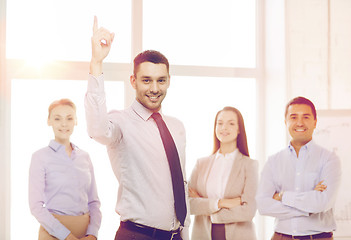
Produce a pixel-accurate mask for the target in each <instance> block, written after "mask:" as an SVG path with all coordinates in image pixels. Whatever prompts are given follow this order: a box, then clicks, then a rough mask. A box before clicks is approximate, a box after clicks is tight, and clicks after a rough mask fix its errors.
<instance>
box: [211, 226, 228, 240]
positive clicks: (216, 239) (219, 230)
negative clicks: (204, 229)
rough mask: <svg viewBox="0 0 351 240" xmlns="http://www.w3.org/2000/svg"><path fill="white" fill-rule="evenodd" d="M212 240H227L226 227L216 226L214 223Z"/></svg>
mask: <svg viewBox="0 0 351 240" xmlns="http://www.w3.org/2000/svg"><path fill="white" fill-rule="evenodd" d="M211 239H212V240H225V227H224V224H214V223H212V228H211Z"/></svg>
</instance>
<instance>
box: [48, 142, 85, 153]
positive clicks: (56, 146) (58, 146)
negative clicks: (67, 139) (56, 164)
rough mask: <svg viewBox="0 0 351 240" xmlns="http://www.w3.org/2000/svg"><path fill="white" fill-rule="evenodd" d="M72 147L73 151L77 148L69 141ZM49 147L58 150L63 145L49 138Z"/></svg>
mask: <svg viewBox="0 0 351 240" xmlns="http://www.w3.org/2000/svg"><path fill="white" fill-rule="evenodd" d="M71 146H72V149H73V151H75V150H77V149H78V147H77V146H76V145H74V144H73V143H71ZM49 147H50V148H51V149H52V150H54V151H55V152H57V151H59V150H60V149H61V148H64V146H63V145H62V144H60V143H58V142H56V141H55V140H51V141H50V142H49Z"/></svg>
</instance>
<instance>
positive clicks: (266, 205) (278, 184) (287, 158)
mask: <svg viewBox="0 0 351 240" xmlns="http://www.w3.org/2000/svg"><path fill="white" fill-rule="evenodd" d="M340 180H341V164H340V160H339V158H338V157H337V156H336V155H335V153H333V152H330V151H328V150H326V149H325V148H322V147H321V146H319V145H317V144H315V143H314V142H313V141H310V142H309V143H307V144H306V145H304V146H303V147H301V149H300V151H299V156H298V157H297V155H296V152H295V150H294V148H293V147H292V146H291V144H290V145H289V146H288V147H287V148H286V149H284V150H282V151H280V152H278V153H276V154H275V155H273V156H271V157H269V159H268V161H267V163H266V164H265V166H264V169H263V171H262V175H261V180H260V183H259V187H258V192H257V195H256V201H257V207H258V210H259V212H260V214H262V215H268V216H272V217H275V231H276V232H279V233H283V234H289V235H294V236H303V235H312V234H318V233H321V232H331V231H334V230H335V229H336V223H335V219H334V216H333V207H334V204H335V200H336V195H337V190H338V187H339V185H340ZM320 181H324V182H323V184H324V185H326V186H327V189H326V190H325V191H323V192H320V191H316V190H314V188H315V186H316V185H317V184H318V183H319V182H320ZM281 191H284V194H283V199H282V201H277V200H274V199H273V195H274V193H276V192H281Z"/></svg>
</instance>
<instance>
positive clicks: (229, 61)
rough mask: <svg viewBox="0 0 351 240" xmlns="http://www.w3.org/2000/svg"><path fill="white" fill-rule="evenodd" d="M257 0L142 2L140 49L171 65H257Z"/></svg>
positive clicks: (157, 0)
mask: <svg viewBox="0 0 351 240" xmlns="http://www.w3.org/2000/svg"><path fill="white" fill-rule="evenodd" d="M255 3H256V0H245V1H243V0H218V1H203V0H201V1H199V0H195V1H188V0H178V1H165V0H153V1H144V2H143V7H144V13H143V30H144V32H143V34H144V35H143V48H144V49H156V50H159V51H161V52H163V53H164V54H165V55H166V56H167V57H168V58H169V60H170V62H171V63H172V64H178V65H203V66H225V67H255V66H256V57H255V55H256V41H255V37H256V33H255V31H256V23H255V21H256V4H255Z"/></svg>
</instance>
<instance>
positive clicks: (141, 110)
mask: <svg viewBox="0 0 351 240" xmlns="http://www.w3.org/2000/svg"><path fill="white" fill-rule="evenodd" d="M132 109H133V110H134V112H135V113H136V114H138V115H139V116H140V117H141V118H142V119H144V121H147V120H148V119H149V118H150V117H151V115H152V114H153V112H152V111H151V110H149V109H147V108H146V107H144V106H143V105H142V104H141V103H140V102H138V101H137V100H135V101H134V102H133V104H132ZM159 113H160V114H161V115H162V113H161V110H160V111H159Z"/></svg>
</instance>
